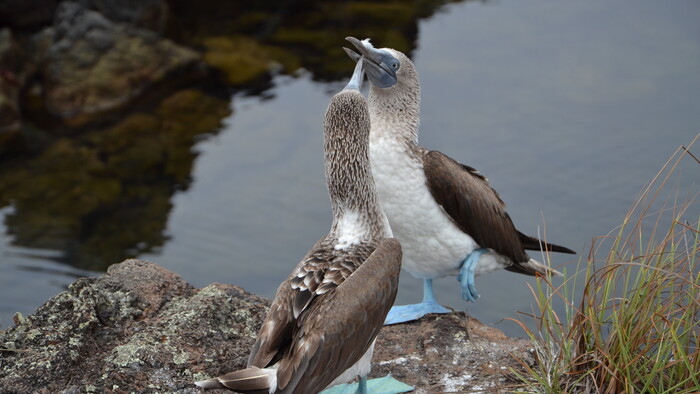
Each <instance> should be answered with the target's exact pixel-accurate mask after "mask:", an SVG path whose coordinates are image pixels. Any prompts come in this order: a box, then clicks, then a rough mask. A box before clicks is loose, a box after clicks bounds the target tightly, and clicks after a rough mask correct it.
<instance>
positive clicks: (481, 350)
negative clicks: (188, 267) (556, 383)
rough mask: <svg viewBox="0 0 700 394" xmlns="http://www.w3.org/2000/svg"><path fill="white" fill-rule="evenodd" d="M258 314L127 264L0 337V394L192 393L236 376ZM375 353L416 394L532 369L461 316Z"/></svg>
mask: <svg viewBox="0 0 700 394" xmlns="http://www.w3.org/2000/svg"><path fill="white" fill-rule="evenodd" d="M268 305H269V300H266V299H263V298H260V297H257V296H255V295H253V294H250V293H247V292H246V291H245V290H243V289H241V288H240V287H237V286H233V285H227V284H218V283H214V284H211V285H209V286H206V287H204V288H202V289H196V288H194V287H193V286H191V285H189V284H188V283H186V282H185V281H184V280H183V279H182V278H181V277H179V276H178V275H177V274H175V273H173V272H170V271H168V270H166V269H164V268H162V267H160V266H158V265H156V264H154V263H150V262H145V261H140V260H126V261H124V262H122V263H119V264H115V265H112V266H111V267H110V268H109V269H108V271H107V273H106V274H104V275H102V276H99V277H96V278H81V279H79V280H77V281H75V282H74V283H73V284H71V285H70V286H69V289H68V290H67V291H65V292H63V293H60V294H58V295H56V296H55V297H53V298H51V299H50V300H48V301H47V302H46V303H45V304H44V305H42V306H41V307H39V308H38V309H37V310H36V311H35V313H34V314H32V315H30V316H27V317H22V316H21V315H19V314H17V315H16V316H15V325H14V326H13V327H10V328H8V329H6V330H4V331H0V392H2V393H29V392H31V393H103V392H108V393H132V392H134V393H143V392H153V393H156V392H157V393H166V392H167V393H170V392H177V393H196V392H199V390H198V389H197V388H196V387H195V386H194V385H193V384H192V382H193V381H194V380H197V379H202V378H206V377H210V376H214V375H218V374H221V373H224V372H227V371H230V370H234V369H237V368H240V367H242V366H244V365H245V362H246V360H247V356H248V351H249V349H250V347H251V346H252V344H253V342H254V340H255V336H256V334H257V331H258V329H259V327H260V324H261V323H262V319H263V318H264V316H265V313H266V308H267V307H268ZM375 349H376V350H375V356H374V362H373V371H372V377H379V376H385V375H386V374H389V373H390V374H392V375H393V376H394V377H396V378H397V379H400V380H401V381H403V382H406V383H408V384H411V385H413V386H414V387H415V388H416V391H415V392H416V393H436V392H478V391H488V392H508V391H509V390H510V389H513V388H515V387H516V384H517V383H516V380H515V379H513V375H512V372H511V368H513V369H521V368H523V366H522V364H521V362H520V361H518V359H520V360H522V361H523V362H525V363H526V364H533V363H534V358H533V356H532V353H531V351H530V348H529V341H528V340H525V339H518V338H508V337H506V336H505V335H504V334H503V333H502V332H501V331H500V330H497V329H494V328H490V327H487V326H485V325H483V324H481V323H480V322H478V321H477V320H475V319H473V318H470V317H468V316H466V315H465V314H464V313H461V312H455V313H452V314H449V315H441V316H429V317H428V318H424V319H422V320H420V321H419V322H412V323H408V324H401V325H395V326H389V327H385V328H384V329H383V330H382V332H381V333H380V335H379V337H378V340H377V346H376V348H375Z"/></svg>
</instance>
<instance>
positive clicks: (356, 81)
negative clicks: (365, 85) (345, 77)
mask: <svg viewBox="0 0 700 394" xmlns="http://www.w3.org/2000/svg"><path fill="white" fill-rule="evenodd" d="M362 60H363V59H362V56H360V58H359V60H358V61H357V64H355V71H353V72H352V77H350V82H348V84H347V85H345V89H343V90H357V91H360V92H361V91H362V82H363V80H364V79H365V71H364V70H363V69H362V63H363V61H362Z"/></svg>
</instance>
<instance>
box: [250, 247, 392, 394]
mask: <svg viewBox="0 0 700 394" xmlns="http://www.w3.org/2000/svg"><path fill="white" fill-rule="evenodd" d="M353 248H354V249H353V250H347V251H336V250H335V249H334V248H332V247H330V248H329V247H327V245H325V244H324V240H321V241H319V242H318V243H317V244H316V245H315V247H314V248H312V249H311V251H310V252H309V254H308V255H307V256H306V258H305V259H304V260H303V261H302V262H301V263H300V264H299V266H297V268H296V269H295V270H294V272H293V273H292V274H291V275H290V277H289V279H288V280H286V281H285V282H283V283H282V285H280V287H279V289H278V290H277V295H276V297H275V300H274V301H273V304H272V305H271V306H270V312H268V315H267V317H266V319H265V322H264V323H263V325H262V328H261V330H260V333H259V336H258V340H257V342H256V344H255V346H254V347H253V350H252V352H251V355H250V358H249V362H248V364H249V367H258V368H265V367H269V366H270V365H272V364H275V363H277V362H279V365H278V367H277V386H278V387H279V389H278V390H277V391H276V393H280V394H282V393H311V392H316V391H320V390H322V389H323V388H325V387H326V386H327V385H328V384H330V382H332V381H333V380H334V379H335V378H336V377H337V376H339V375H340V374H341V373H342V372H344V371H345V370H346V369H347V368H349V367H350V366H352V365H353V364H355V362H357V360H359V359H360V357H362V356H363V355H364V353H365V352H366V351H367V349H368V348H369V346H370V345H371V343H372V341H374V338H375V337H376V335H377V334H378V333H379V330H380V329H381V327H382V324H383V322H384V319H385V318H386V314H387V313H388V312H389V309H390V308H391V306H392V305H393V303H394V299H395V298H396V292H397V289H398V278H399V271H400V269H401V246H400V244H399V242H398V241H396V240H395V239H385V240H383V241H381V243H379V245H378V246H377V247H376V248H375V247H374V246H371V245H357V246H356V247H353ZM319 272H321V274H319ZM305 279H307V280H305ZM312 288H315V289H316V290H315V291H312V290H311V289H312ZM301 305H303V306H301ZM334 316H342V317H343V318H342V319H340V320H339V319H337V318H334Z"/></svg>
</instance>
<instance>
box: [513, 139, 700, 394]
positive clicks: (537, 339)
mask: <svg viewBox="0 0 700 394" xmlns="http://www.w3.org/2000/svg"><path fill="white" fill-rule="evenodd" d="M698 137H700V135H698V136H697V137H696V138H695V139H694V140H693V142H695V140H697V139H698ZM690 146H692V143H691V144H690ZM684 160H689V161H691V162H692V163H693V164H692V165H693V167H694V168H693V169H694V170H696V169H697V167H695V164H697V165H698V166H700V161H699V160H698V158H697V157H696V156H694V155H693V154H692V153H691V152H690V150H689V149H687V148H684V147H681V148H679V149H678V150H677V151H676V153H675V154H674V155H673V156H672V157H671V158H670V159H669V160H668V162H667V163H666V164H665V165H664V167H663V168H662V170H661V171H660V172H659V173H658V174H657V176H656V177H655V178H654V179H653V180H652V182H651V183H650V184H649V185H648V186H647V187H646V188H645V190H644V191H643V193H642V195H641V196H640V197H639V198H638V199H637V201H636V202H635V204H634V205H633V207H632V208H631V209H630V210H629V212H628V214H627V215H626V217H625V219H624V221H623V223H622V225H621V226H620V227H619V228H618V229H617V230H616V231H615V232H614V234H612V235H610V236H606V237H601V238H598V239H596V240H594V242H593V246H592V247H591V251H590V253H589V256H588V259H587V261H586V263H587V266H586V267H585V269H580V268H581V267H580V263H579V267H577V270H576V273H575V274H574V275H572V276H567V279H566V280H565V281H564V283H563V284H561V285H558V286H557V285H555V284H554V283H553V282H552V281H551V280H550V279H551V278H539V279H538V280H537V287H536V289H532V292H533V295H534V297H535V300H536V303H537V308H536V309H537V311H536V312H535V313H534V314H533V315H532V316H530V317H531V318H534V319H535V321H536V323H537V327H538V330H537V331H533V330H530V329H528V328H527V326H526V325H525V324H524V323H523V322H521V321H516V322H517V323H518V324H520V325H521V326H522V327H523V329H525V331H526V332H527V334H528V336H529V337H530V339H531V340H532V343H533V345H534V349H535V354H536V357H537V361H538V362H537V364H536V366H533V367H528V366H527V364H526V363H524V362H523V363H522V364H523V365H524V366H525V367H526V370H527V371H528V373H526V374H521V373H518V372H517V371H515V370H513V372H514V373H515V374H516V375H517V376H518V378H520V380H522V382H523V386H522V387H523V391H524V392H528V393H531V392H538V393H691V392H697V391H699V390H700V374H699V373H698V371H700V352H699V350H698V337H699V336H700V325H699V321H700V261H698V256H699V255H700V220H699V219H700V218H698V217H697V216H693V215H697V210H695V211H694V213H691V209H690V208H694V207H695V205H693V203H694V201H693V200H694V197H696V196H690V198H689V199H688V200H687V201H684V202H680V201H679V196H677V195H675V194H673V193H672V194H670V197H669V198H668V199H665V201H661V200H662V198H661V197H662V196H663V195H664V194H665V192H666V191H667V189H668V186H667V183H668V181H669V179H670V178H671V175H672V174H674V172H675V171H676V169H677V167H678V166H679V164H680V163H681V162H682V161H684ZM659 205H660V208H659ZM610 241H611V245H610V249H609V252H608V253H607V255H606V257H605V263H604V264H602V265H600V264H599V266H598V267H595V266H594V263H593V262H594V261H595V256H596V255H597V254H599V253H600V250H601V248H602V246H603V245H606V243H608V242H610ZM596 244H598V245H596ZM581 283H583V284H584V287H583V289H582V294H581V296H580V301H579V302H578V304H576V303H575V301H574V300H576V299H577V298H575V297H576V296H577V287H578V288H579V289H580V286H581ZM562 302H563V303H564V304H565V307H564V310H565V312H564V314H565V316H563V318H562V317H561V316H559V315H558V314H557V312H556V311H555V309H556V308H555V307H554V305H555V304H557V303H562Z"/></svg>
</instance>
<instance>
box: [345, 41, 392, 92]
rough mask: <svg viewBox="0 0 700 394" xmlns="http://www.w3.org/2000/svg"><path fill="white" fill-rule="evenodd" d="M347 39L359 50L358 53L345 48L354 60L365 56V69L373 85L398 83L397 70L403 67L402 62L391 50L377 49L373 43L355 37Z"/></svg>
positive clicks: (390, 85) (380, 85) (382, 85)
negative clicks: (366, 42)
mask: <svg viewBox="0 0 700 394" xmlns="http://www.w3.org/2000/svg"><path fill="white" fill-rule="evenodd" d="M345 39H346V40H348V41H350V43H351V44H352V45H354V46H355V48H357V51H358V52H359V54H358V53H355V52H354V51H352V50H350V49H347V48H344V49H345V52H347V54H348V56H350V58H351V59H352V60H354V61H358V59H359V58H361V57H364V58H365V62H364V70H365V72H366V73H367V78H368V79H369V81H370V82H371V83H372V85H374V86H377V87H379V88H390V87H392V86H394V85H396V83H397V82H398V80H397V78H396V71H398V69H399V67H401V63H400V62H399V60H398V59H397V58H395V57H394V56H392V55H391V54H390V53H389V52H387V51H383V50H381V49H375V48H373V47H372V46H371V45H369V44H365V43H364V42H363V41H360V40H358V39H357V38H355V37H346V38H345Z"/></svg>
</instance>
